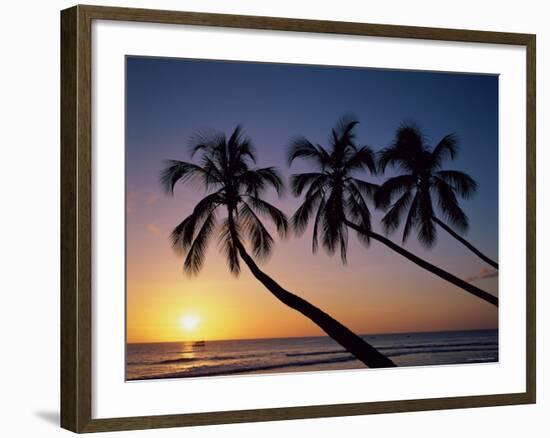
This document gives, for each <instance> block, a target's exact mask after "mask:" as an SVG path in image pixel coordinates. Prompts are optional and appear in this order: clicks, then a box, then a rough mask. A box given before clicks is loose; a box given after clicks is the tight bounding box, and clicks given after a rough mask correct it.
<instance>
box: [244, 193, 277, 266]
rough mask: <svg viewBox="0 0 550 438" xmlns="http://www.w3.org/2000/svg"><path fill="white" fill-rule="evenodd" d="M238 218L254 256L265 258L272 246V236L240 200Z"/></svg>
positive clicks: (249, 208) (250, 209)
mask: <svg viewBox="0 0 550 438" xmlns="http://www.w3.org/2000/svg"><path fill="white" fill-rule="evenodd" d="M239 218H240V220H241V222H242V224H243V227H242V228H243V231H244V232H245V233H246V234H247V235H248V237H249V239H250V244H251V246H252V252H253V254H254V256H256V257H257V258H258V259H260V260H263V259H265V258H267V257H268V256H269V254H270V253H271V249H272V247H273V237H271V235H270V234H269V231H267V229H266V228H265V227H264V225H263V224H262V221H261V220H260V219H259V218H258V216H256V214H255V213H254V211H253V210H252V208H251V207H250V206H249V205H248V204H247V203H246V202H242V203H241V205H240V207H239Z"/></svg>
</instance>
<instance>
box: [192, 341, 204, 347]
mask: <svg viewBox="0 0 550 438" xmlns="http://www.w3.org/2000/svg"><path fill="white" fill-rule="evenodd" d="M205 346H206V341H195V342H193V347H205Z"/></svg>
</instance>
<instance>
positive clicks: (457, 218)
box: [433, 178, 469, 231]
mask: <svg viewBox="0 0 550 438" xmlns="http://www.w3.org/2000/svg"><path fill="white" fill-rule="evenodd" d="M433 188H434V189H435V190H436V192H437V195H438V196H437V198H438V206H439V209H440V210H441V212H442V213H443V216H444V218H445V220H446V221H447V222H449V223H451V224H452V225H454V226H455V227H456V228H458V229H459V230H461V231H466V230H467V229H468V225H469V223H468V217H467V216H466V214H465V213H464V211H462V209H461V208H460V206H459V205H458V200H457V199H456V196H455V194H454V191H453V189H452V187H450V186H449V185H448V184H447V182H446V181H444V180H443V179H440V178H434V183H433Z"/></svg>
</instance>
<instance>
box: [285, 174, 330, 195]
mask: <svg viewBox="0 0 550 438" xmlns="http://www.w3.org/2000/svg"><path fill="white" fill-rule="evenodd" d="M328 178H329V177H328V175H326V174H324V173H320V172H309V173H296V174H294V175H292V176H291V177H290V187H291V189H292V194H293V195H294V196H300V195H301V194H302V192H303V191H304V189H307V188H308V187H310V186H312V187H315V190H318V189H319V188H321V187H322V186H323V184H325V183H327V181H328Z"/></svg>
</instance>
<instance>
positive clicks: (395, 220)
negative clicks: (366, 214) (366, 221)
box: [382, 190, 413, 234]
mask: <svg viewBox="0 0 550 438" xmlns="http://www.w3.org/2000/svg"><path fill="white" fill-rule="evenodd" d="M412 199H413V195H412V191H411V190H408V191H406V192H405V193H403V194H402V195H401V197H399V199H398V200H397V201H395V202H394V203H393V205H392V206H391V208H390V209H389V210H388V212H387V213H386V214H385V215H384V217H383V218H382V226H383V227H384V232H385V233H386V234H391V233H393V232H394V231H396V230H397V228H399V224H400V223H401V219H402V217H403V215H404V214H405V212H406V210H407V208H409V206H410V205H411V202H412Z"/></svg>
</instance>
